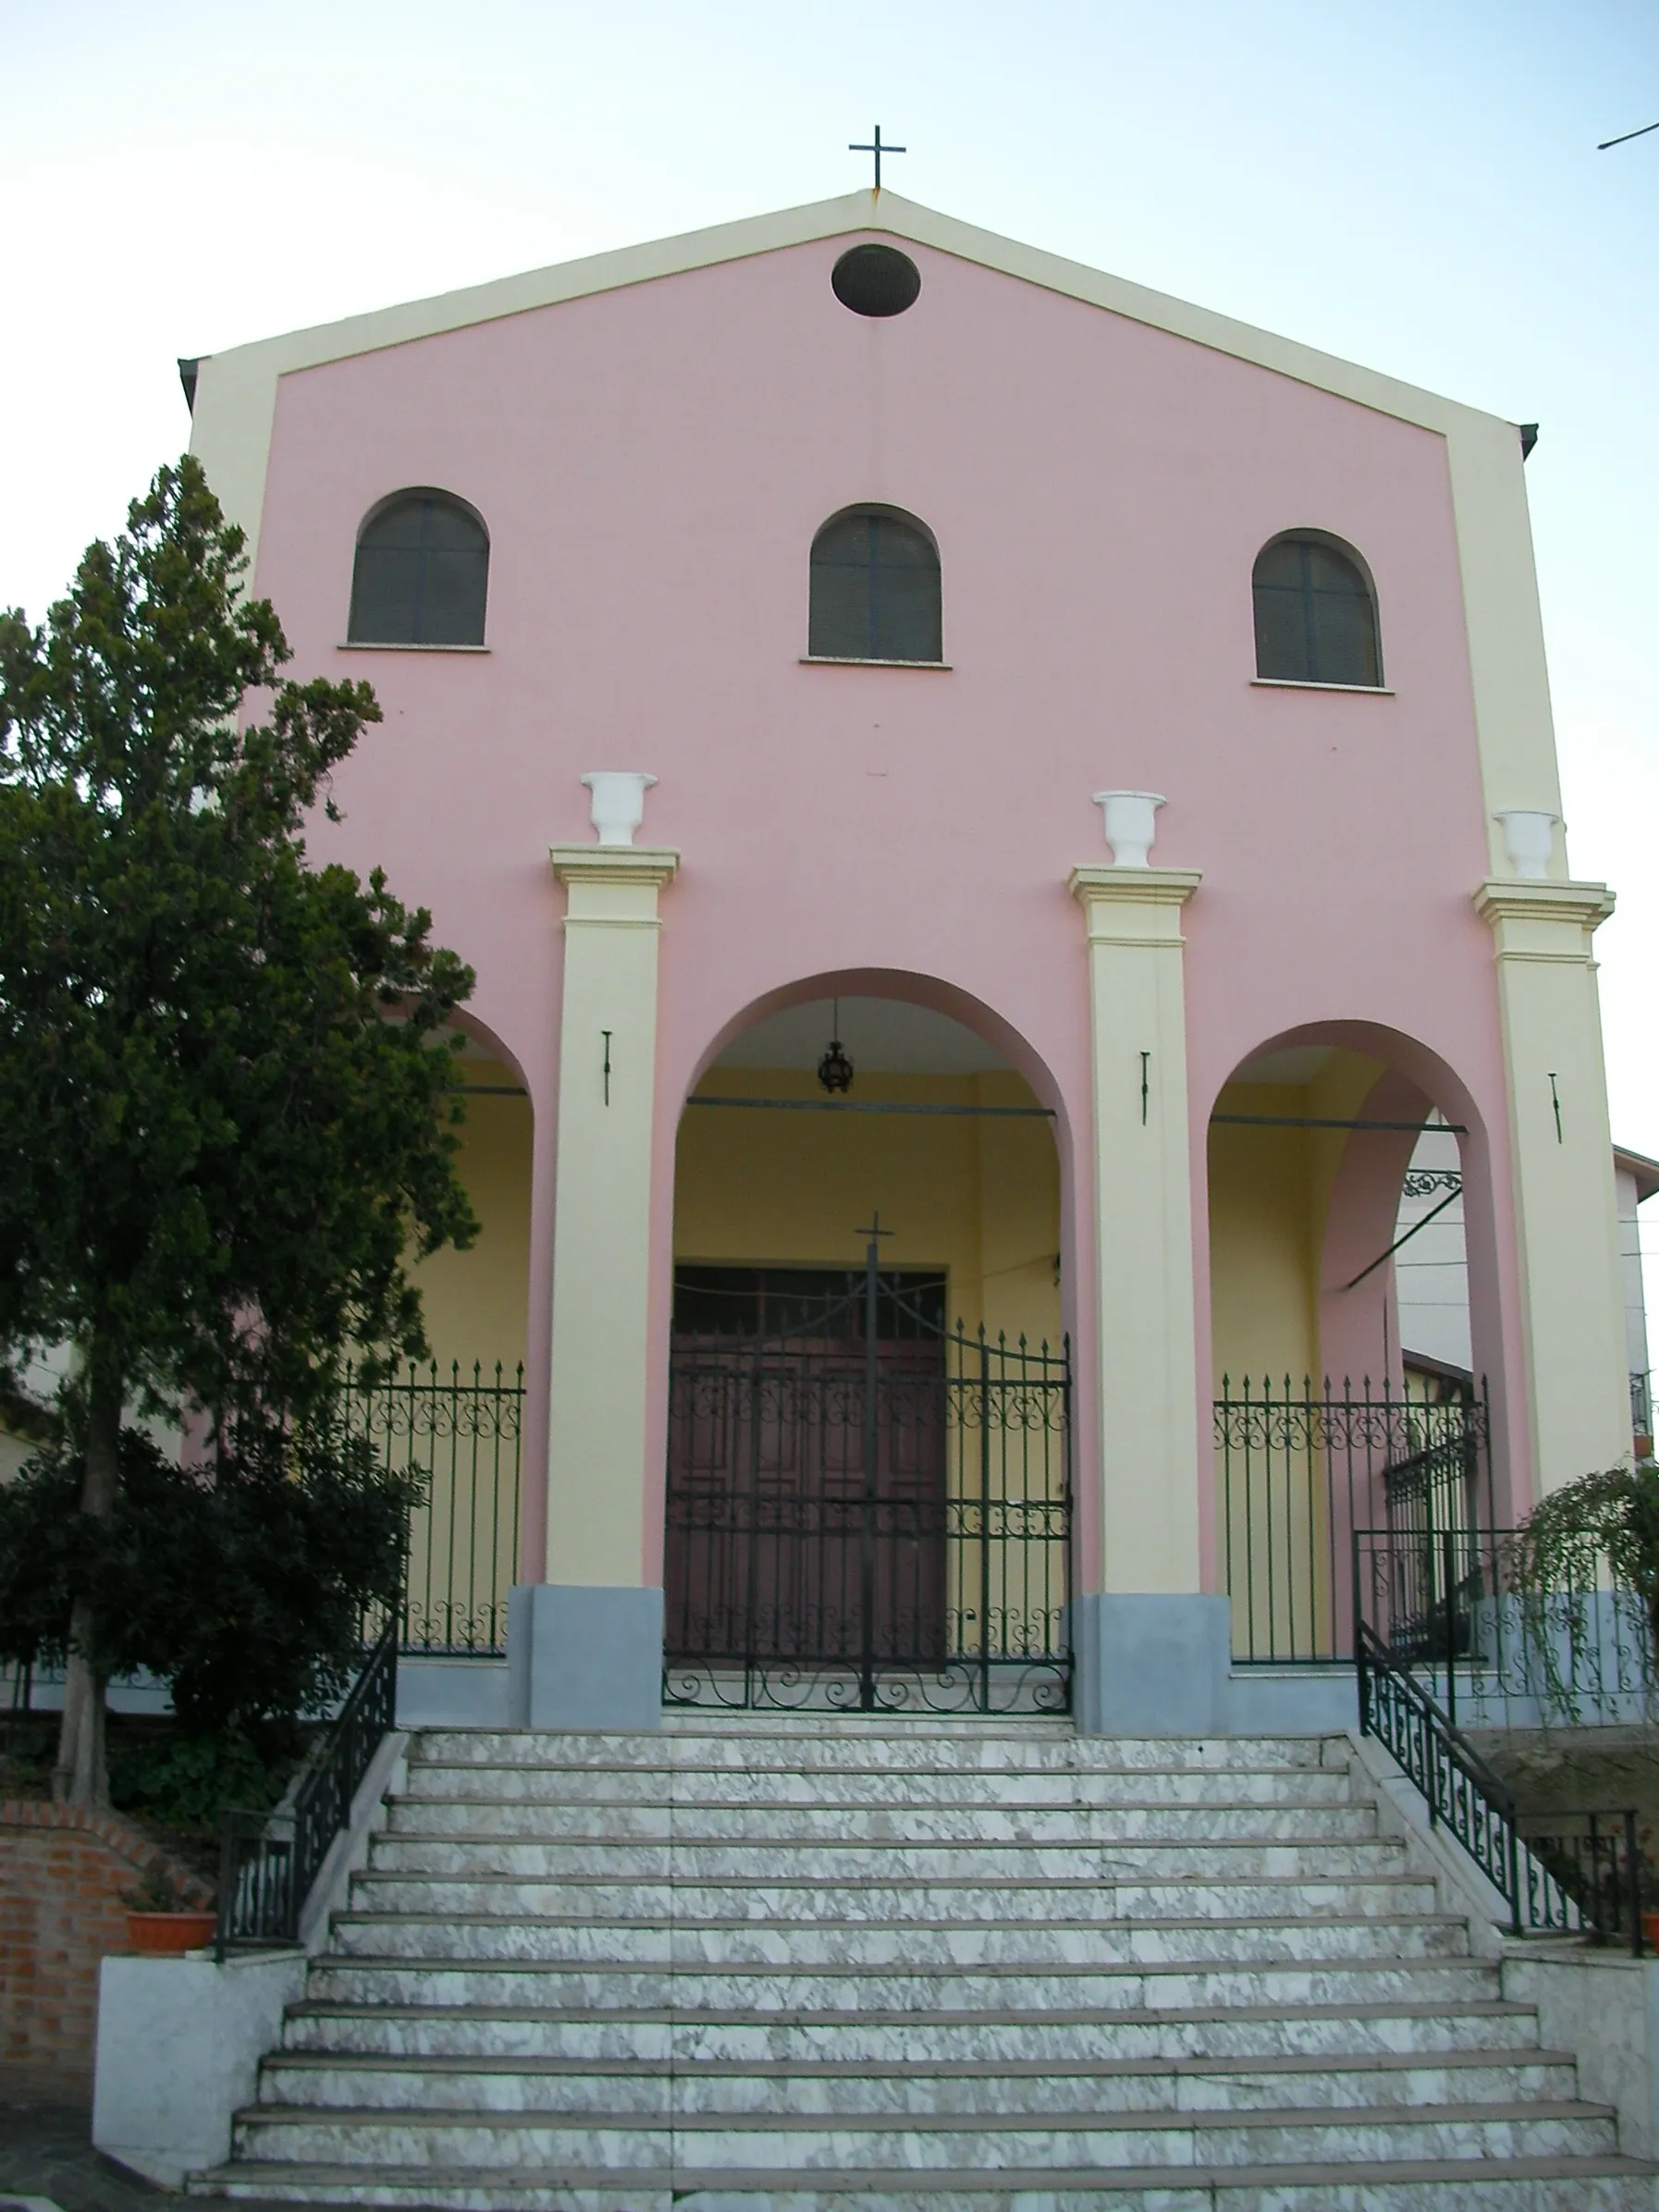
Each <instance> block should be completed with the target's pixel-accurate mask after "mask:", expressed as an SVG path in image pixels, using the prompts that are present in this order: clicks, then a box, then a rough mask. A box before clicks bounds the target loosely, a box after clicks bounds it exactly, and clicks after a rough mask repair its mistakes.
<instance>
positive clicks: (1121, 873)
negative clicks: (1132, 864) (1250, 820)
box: [1067, 866, 1203, 946]
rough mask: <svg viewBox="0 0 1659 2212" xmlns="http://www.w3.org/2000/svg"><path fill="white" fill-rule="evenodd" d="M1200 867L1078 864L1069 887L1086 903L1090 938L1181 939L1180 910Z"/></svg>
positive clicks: (1115, 941)
mask: <svg viewBox="0 0 1659 2212" xmlns="http://www.w3.org/2000/svg"><path fill="white" fill-rule="evenodd" d="M1202 881H1203V876H1202V873H1201V872H1200V870H1198V868H1124V867H1102V866H1090V867H1075V868H1074V869H1073V870H1072V872H1071V877H1070V879H1069V882H1068V885H1067V888H1068V889H1069V891H1071V894H1072V896H1073V898H1074V899H1075V900H1076V901H1077V903H1079V905H1080V906H1081V907H1082V909H1083V918H1084V923H1085V927H1086V928H1087V930H1088V941H1089V943H1090V944H1124V945H1129V944H1133V945H1164V946H1168V945H1180V944H1182V943H1184V942H1185V940H1184V939H1183V937H1182V935H1181V921H1180V914H1181V909H1182V907H1183V906H1185V905H1186V902H1187V900H1188V899H1190V898H1191V897H1192V894H1193V892H1194V891H1197V890H1198V885H1199V884H1200V883H1201V882H1202Z"/></svg>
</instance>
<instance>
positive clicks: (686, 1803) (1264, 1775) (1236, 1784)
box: [407, 1758, 1351, 1809]
mask: <svg viewBox="0 0 1659 2212" xmlns="http://www.w3.org/2000/svg"><path fill="white" fill-rule="evenodd" d="M408 1776H409V1779H408V1788H407V1794H408V1795H409V1796H410V1797H413V1798H446V1797H460V1798H471V1797H478V1796H485V1797H487V1798H489V1799H490V1800H492V1801H496V1802H505V1801H520V1800H522V1801H529V1802H535V1803H544V1804H547V1803H555V1802H558V1803H562V1804H584V1805H604V1806H607V1807H612V1806H620V1805H627V1804H650V1805H657V1804H670V1803H671V1804H673V1805H674V1806H676V1807H679V1808H681V1809H684V1808H687V1807H691V1806H701V1805H765V1806H768V1807H769V1806H775V1805H793V1804H804V1805H811V1806H823V1805H861V1804H866V1803H872V1802H875V1803H881V1804H893V1803H897V1802H903V1803H904V1804H911V1805H924V1804H927V1805H950V1806H957V1805H961V1806H968V1807H972V1808H976V1809H977V1807H979V1806H981V1805H983V1804H984V1802H985V1791H986V1788H987V1786H988V1785H989V1786H990V1787H991V1788H993V1789H994V1792H995V1796H996V1799H997V1801H999V1802H1014V1803H1017V1804H1019V1805H1023V1806H1032V1807H1035V1806H1044V1807H1056V1806H1057V1807H1069V1806H1106V1805H1121V1804H1134V1805H1155V1804H1182V1805H1208V1804H1218V1803H1219V1804H1273V1805H1289V1804H1297V1805H1339V1804H1345V1803H1346V1802H1347V1800H1348V1792H1349V1790H1350V1788H1351V1782H1350V1778H1349V1776H1348V1774H1347V1772H1346V1769H1344V1768H1338V1767H1245V1766H1224V1767H1177V1768H1173V1769H1171V1770H1169V1771H1162V1770H1160V1769H1158V1768H1149V1767H1115V1768H1100V1769H1088V1770H1084V1771H1081V1772H1064V1771H1058V1770H1056V1771H1043V1770H1037V1771H1033V1772H1030V1773H1026V1772H1023V1771H1022V1772H1016V1773H1013V1774H998V1775H994V1776H993V1775H989V1774H987V1773H985V1772H984V1771H983V1770H975V1771H962V1770H955V1771H952V1772H949V1773H942V1774H941V1773H936V1772H932V1771H922V1772H914V1771H907V1770H905V1769H903V1768H896V1767H881V1766H858V1767H853V1766H845V1767H820V1768H817V1769H814V1770H813V1771H811V1772H808V1773H804V1774H803V1773H797V1772H793V1771H791V1770H790V1769H789V1768H787V1767H762V1768H754V1767H748V1766H743V1767H735V1768H733V1767H724V1766H719V1767H707V1768H691V1769H686V1768H682V1767H671V1768H664V1767H656V1766H650V1767H571V1766H559V1765H554V1764H550V1763H549V1764H543V1765H532V1764H531V1763H528V1762H527V1761H524V1760H513V1761H507V1762H502V1763H493V1762H486V1761H483V1760H470V1761H463V1760H442V1761H440V1760H436V1759H431V1758H419V1759H412V1760H411V1762H410V1763H409V1768H408Z"/></svg>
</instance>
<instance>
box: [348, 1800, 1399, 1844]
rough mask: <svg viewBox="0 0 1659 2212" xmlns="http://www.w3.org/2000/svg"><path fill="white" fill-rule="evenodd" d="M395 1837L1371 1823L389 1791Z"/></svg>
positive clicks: (1355, 1829) (702, 1839)
mask: <svg viewBox="0 0 1659 2212" xmlns="http://www.w3.org/2000/svg"><path fill="white" fill-rule="evenodd" d="M387 1816H388V1818H387V1825H388V1827H389V1830H390V1832H391V1834H392V1835H394V1836H451V1835H455V1836H465V1835H467V1834H468V1833H469V1832H472V1831H474V1830H476V1829H477V1828H478V1827H479V1826H480V1825H485V1824H487V1826H488V1831H489V1833H490V1834H492V1835H496V1836H534V1837H543V1838H547V1839H552V1838H555V1837H558V1838H564V1839H568V1840H570V1841H571V1842H605V1843H609V1842H616V1841H623V1842H633V1841H640V1842H646V1841H658V1840H663V1841H666V1840H668V1839H670V1838H671V1839H672V1841H673V1842H674V1844H675V1845H676V1846H677V1847H683V1848H687V1849H695V1848H696V1847H697V1846H698V1845H707V1844H721V1843H737V1844H743V1845H747V1846H750V1847H755V1846H764V1847H765V1848H766V1849H768V1850H771V1849H780V1848H787V1847H788V1846H790V1845H792V1844H809V1845H815V1846H817V1847H819V1848H821V1847H822V1846H823V1845H825V1844H828V1843H835V1842H845V1843H903V1844H905V1845H908V1846H912V1847H914V1846H916V1845H924V1844H928V1843H935V1842H937V1843H941V1844H947V1845H956V1846H958V1847H962V1846H971V1847H972V1848H973V1849H976V1850H978V1849H986V1848H987V1847H994V1846H995V1845H998V1844H1010V1843H1013V1844H1049V1845H1052V1846H1058V1847H1060V1848H1063V1849H1087V1848H1088V1847H1089V1846H1090V1845H1101V1844H1117V1843H1141V1842H1145V1843H1190V1842H1194V1841H1199V1840H1201V1841H1204V1842H1210V1843H1218V1842H1227V1841H1230V1840H1237V1841H1240V1842H1275V1843H1294V1842H1309V1843H1363V1842H1368V1841H1370V1839H1371V1838H1372V1837H1375V1835H1376V1833H1377V1813H1376V1807H1375V1806H1374V1805H1370V1804H1339V1805H1275V1804H1229V1803H1217V1804H1211V1805H1133V1804H1123V1805H1110V1806H1103V1805H1102V1806H1090V1805H1069V1806H1042V1805H1038V1806H1030V1807H1024V1808H1022V1807H1020V1806H1018V1805H1008V1804H1003V1803H1002V1802H1000V1801H996V1800H990V1801H986V1802H981V1803H979V1804H966V1805H960V1806H950V1805H925V1804H921V1805H909V1804H903V1803H899V1804H892V1805H808V1804H779V1805H691V1806H683V1807H682V1806H679V1805H671V1804H667V1803H662V1804H620V1805H614V1806H603V1807H601V1806H596V1805H587V1804H569V1803H565V1802H563V1801H562V1800H548V1801H547V1802H545V1803H543V1802H538V1801H535V1800H512V1799H506V1798H494V1797H487V1796H474V1797H412V1796H410V1795H409V1794H408V1793H407V1792H405V1793H402V1794H399V1795H398V1796H395V1797H389V1798H388V1799H387Z"/></svg>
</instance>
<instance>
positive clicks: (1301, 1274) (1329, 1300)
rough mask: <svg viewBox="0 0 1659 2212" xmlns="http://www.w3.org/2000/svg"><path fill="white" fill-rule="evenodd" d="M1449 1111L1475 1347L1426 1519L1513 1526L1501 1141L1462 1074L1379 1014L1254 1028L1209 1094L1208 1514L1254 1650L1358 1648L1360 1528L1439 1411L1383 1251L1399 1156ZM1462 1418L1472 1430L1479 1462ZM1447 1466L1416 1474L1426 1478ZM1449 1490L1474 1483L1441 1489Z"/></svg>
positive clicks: (1335, 1653) (1389, 1233) (1378, 1512)
mask: <svg viewBox="0 0 1659 2212" xmlns="http://www.w3.org/2000/svg"><path fill="white" fill-rule="evenodd" d="M1437 1117H1438V1121H1439V1123H1441V1124H1444V1125H1447V1126H1449V1127H1450V1128H1451V1129H1452V1130H1454V1131H1455V1132H1456V1140H1457V1145H1458V1155H1459V1166H1460V1173H1461V1177H1462V1183H1461V1191H1462V1196H1463V1199H1464V1223H1465V1235H1466V1240H1467V1253H1468V1269H1469V1305H1470V1319H1471V1324H1472V1337H1473V1346H1474V1357H1473V1379H1472V1382H1471V1383H1470V1385H1469V1390H1468V1391H1467V1392H1465V1393H1463V1394H1462V1395H1460V1396H1459V1399H1458V1404H1457V1407H1454V1408H1452V1409H1450V1410H1448V1411H1447V1412H1446V1413H1445V1415H1444V1421H1443V1424H1442V1425H1443V1426H1444V1427H1445V1428H1446V1431H1447V1438H1446V1441H1447V1444H1448V1449H1447V1452H1446V1455H1445V1456H1446V1460H1447V1466H1448V1468H1450V1469H1452V1470H1453V1472H1452V1473H1451V1474H1450V1475H1448V1476H1447V1477H1446V1482H1447V1484H1448V1485H1450V1488H1448V1490H1447V1495H1446V1497H1444V1498H1437V1500H1436V1511H1451V1512H1455V1513H1459V1514H1464V1515H1471V1514H1477V1513H1478V1516H1479V1518H1480V1520H1481V1522H1482V1523H1489V1522H1490V1521H1491V1520H1492V1519H1493V1518H1494V1516H1495V1518H1497V1519H1498V1520H1500V1521H1502V1520H1503V1519H1504V1518H1505V1516H1506V1514H1507V1511H1508V1507H1509V1501H1510V1499H1511V1497H1512V1495H1513V1494H1514V1490H1513V1485H1514V1484H1515V1482H1516V1481H1517V1479H1518V1473H1519V1470H1518V1469H1517V1468H1516V1466H1515V1456H1514V1452H1513V1449H1512V1443H1513V1439H1514V1438H1515V1436H1516V1435H1517V1433H1520V1434H1522V1435H1524V1433H1525V1429H1524V1419H1523V1420H1522V1421H1521V1422H1520V1423H1519V1424H1518V1423H1517V1421H1516V1419H1515V1418H1514V1413H1515V1408H1514V1407H1512V1403H1511V1401H1512V1400H1513V1399H1514V1398H1515V1395H1516V1393H1517V1391H1518V1387H1519V1382H1520V1371H1521V1370H1520V1363H1519V1358H1518V1346H1517V1345H1515V1344H1514V1343H1512V1342H1511V1339H1512V1338H1513V1336H1514V1333H1515V1330H1514V1325H1513V1321H1512V1318H1511V1317H1512V1312H1513V1301H1512V1300H1511V1299H1509V1298H1507V1297H1506V1296H1505V1283H1506V1281H1507V1280H1508V1279H1509V1276H1510V1274H1511V1273H1512V1269H1509V1268H1506V1265H1505V1251H1504V1248H1503V1246H1502V1240H1501V1235H1500V1225H1499V1224H1500V1215H1501V1209H1500V1208H1499V1206H1498V1204H1497V1194H1496V1190H1495V1187H1494V1180H1493V1143H1492V1136H1491V1131H1490V1130H1489V1128H1488V1126H1487V1123H1486V1121H1485V1118H1484V1117H1483V1116H1482V1114H1481V1110H1480V1107H1479V1105H1478V1104H1477V1102H1476V1100H1475V1098H1474V1096H1473V1095H1472V1093H1471V1091H1470V1090H1469V1086H1468V1085H1467V1084H1466V1083H1465V1081H1464V1080H1463V1078H1462V1077H1461V1076H1460V1075H1459V1074H1458V1072H1457V1070H1456V1068H1455V1067H1454V1066H1453V1065H1452V1064H1451V1063H1449V1062H1447V1061H1446V1060H1445V1059H1444V1057H1443V1056H1442V1055H1441V1054H1439V1053H1437V1052H1436V1051H1433V1050H1432V1048H1430V1047H1429V1046H1427V1045H1425V1044H1423V1043H1422V1042H1421V1041H1420V1040H1419V1039H1418V1038H1413V1037H1410V1036H1409V1035H1407V1034H1406V1033H1404V1032H1401V1031H1399V1030H1396V1029H1394V1028H1391V1027H1389V1026H1386V1025H1382V1024H1378V1023H1371V1022H1358V1021H1352V1020H1337V1021H1328V1022H1318V1021H1314V1022H1304V1023H1299V1024H1296V1025H1295V1026H1292V1027H1288V1028H1285V1029H1283V1030H1280V1031H1278V1032H1276V1033H1274V1034H1272V1036H1270V1037H1267V1038H1263V1040H1262V1041H1261V1043H1260V1045H1258V1046H1257V1047H1256V1048H1255V1049H1254V1050H1253V1051H1250V1052H1249V1053H1247V1055H1245V1057H1244V1058H1243V1059H1242V1060H1240V1061H1239V1062H1238V1063H1236V1065H1235V1068H1234V1070H1233V1072H1232V1074H1231V1075H1229V1077H1228V1079H1227V1081H1226V1083H1225V1084H1223V1086H1222V1087H1221V1088H1220V1089H1219V1090H1218V1091H1217V1093H1216V1095H1215V1097H1214V1098H1213V1099H1212V1100H1210V1104H1209V1110H1208V1113H1207V1117H1206V1119H1207V1127H1208V1139H1209V1141H1208V1144H1207V1147H1206V1161H1205V1174H1206V1185H1207V1199H1208V1204H1207V1229H1208V1254H1207V1259H1208V1266H1207V1270H1206V1285H1207V1305H1208V1312H1207V1314H1206V1316H1205V1319H1206V1321H1207V1323H1208V1334H1209V1339H1210V1358H1211V1370H1212V1378H1213V1379H1212V1388H1213V1390H1214V1392H1215V1401H1216V1402H1215V1417H1214V1426H1215V1437H1216V1446H1217V1457H1216V1467H1215V1482H1214V1486H1213V1491H1212V1493H1211V1496H1210V1515H1209V1519H1210V1542H1211V1544H1212V1547H1213V1555H1214V1556H1215V1558H1216V1562H1217V1578H1218V1583H1219V1585H1220V1587H1222V1588H1223V1589H1226V1590H1228V1591H1230V1593H1231V1595H1232V1597H1233V1600H1234V1636H1235V1652H1242V1653H1244V1654H1245V1655H1246V1656H1248V1657H1253V1658H1259V1659H1260V1658H1269V1659H1290V1658H1296V1659H1308V1658H1315V1657H1321V1658H1323V1657H1340V1656H1346V1653H1347V1652H1348V1650H1349V1649H1351V1639H1352V1634H1353V1623H1352V1617H1351V1606H1350V1604H1349V1603H1348V1598H1349V1594H1350V1588H1351V1585H1350V1579H1349V1572H1348V1564H1347V1561H1348V1547H1349V1537H1350V1532H1351V1530H1352V1529H1354V1528H1356V1527H1365V1526H1370V1525H1382V1524H1383V1523H1384V1522H1385V1521H1387V1520H1388V1519H1389V1518H1391V1515H1392V1514H1393V1513H1394V1512H1395V1510H1397V1509H1399V1500H1400V1499H1401V1498H1403V1497H1404V1495H1405V1491H1406V1489H1407V1488H1408V1487H1409V1481H1407V1479H1406V1478H1401V1479H1400V1481H1396V1482H1392V1483H1391V1481H1389V1480H1387V1479H1386V1476H1385V1469H1388V1468H1390V1467H1399V1466H1403V1465H1405V1464H1406V1463H1407V1461H1410V1460H1412V1459H1414V1458H1415V1457H1418V1456H1420V1451H1421V1449H1422V1448H1423V1446H1424V1444H1425V1438H1426V1437H1427V1427H1428V1426H1432V1421H1433V1419H1435V1418H1437V1417H1434V1416H1432V1415H1431V1414H1429V1413H1428V1412H1427V1411H1422V1412H1419V1411H1418V1410H1416V1407H1415V1393H1414V1390H1413V1388H1412V1385H1411V1383H1410V1382H1409V1380H1408V1377H1407V1369H1406V1363H1405V1360H1404V1358H1403V1354H1402V1346H1401V1331H1400V1324H1399V1309H1398V1301H1397V1296H1396V1291H1395V1269H1394V1266H1393V1264H1392V1254H1391V1247H1392V1246H1393V1245H1394V1242H1395V1235H1396V1233H1397V1228H1396V1224H1397V1220H1398V1214H1399V1208H1400V1200H1401V1194H1402V1189H1403V1186H1404V1183H1405V1178H1406V1174H1407V1167H1408V1165H1409V1163H1410V1161H1411V1158H1412V1154H1413V1151H1414V1150H1415V1149H1416V1147H1417V1144H1418V1142H1419V1137H1421V1134H1422V1132H1423V1130H1424V1129H1425V1127H1431V1126H1433V1125H1436V1119H1437ZM1321 1124H1322V1125H1321ZM1510 1257H1511V1258H1512V1255H1511V1256H1510ZM1247 1379H1248V1380H1247ZM1252 1401H1253V1404H1252ZM1466 1405H1467V1406H1468V1407H1469V1411H1468V1412H1467V1413H1465V1412H1464V1411H1463V1410H1461V1408H1462V1407H1464V1406H1466ZM1488 1406H1489V1407H1490V1415H1488V1411H1487V1407H1488ZM1453 1429H1456V1430H1457V1432H1458V1436H1459V1437H1461V1436H1464V1435H1465V1433H1466V1432H1467V1436H1468V1438H1469V1439H1472V1440H1473V1441H1472V1444H1471V1446H1470V1449H1471V1454H1475V1456H1478V1460H1479V1470H1478V1474H1477V1473H1476V1472H1475V1471H1474V1469H1475V1456H1471V1457H1470V1458H1469V1462H1468V1470H1467V1471H1466V1470H1465V1469H1464V1465H1463V1462H1461V1461H1460V1460H1459V1459H1458V1449H1459V1448H1460V1447H1459V1446H1458V1445H1457V1440H1456V1438H1453V1437H1452V1434H1451V1432H1452V1430H1453ZM1419 1432H1421V1433H1419ZM1437 1434H1438V1432H1437ZM1428 1441H1429V1442H1433V1441H1434V1440H1433V1439H1429V1440H1428ZM1476 1446H1478V1453H1475V1447H1476ZM1275 1455H1276V1456H1275ZM1440 1479H1441V1478H1440V1474H1439V1473H1438V1472H1437V1471H1436V1470H1435V1469H1425V1472H1424V1481H1425V1483H1428V1482H1435V1481H1440ZM1458 1485H1462V1486H1463V1488H1464V1489H1466V1490H1467V1493H1468V1494H1467V1496H1464V1495H1463V1493H1462V1490H1459V1492H1458V1495H1457V1496H1456V1497H1453V1496H1452V1495H1451V1489H1452V1488H1456V1487H1457V1486H1458ZM1523 1494H1524V1493H1523ZM1391 1499H1392V1500H1393V1501H1394V1503H1393V1504H1392V1505H1391ZM1264 1574H1266V1576H1267V1577H1268V1579H1269V1580H1270V1581H1271V1583H1272V1588H1271V1591H1269V1593H1268V1594H1267V1595H1265V1596H1264V1594H1263V1588H1262V1583H1263V1577H1264Z"/></svg>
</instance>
